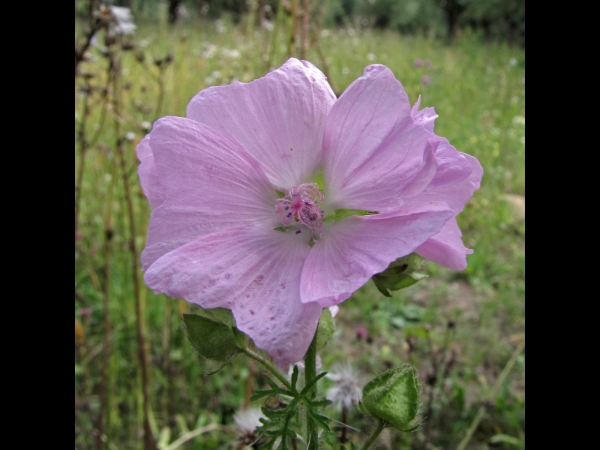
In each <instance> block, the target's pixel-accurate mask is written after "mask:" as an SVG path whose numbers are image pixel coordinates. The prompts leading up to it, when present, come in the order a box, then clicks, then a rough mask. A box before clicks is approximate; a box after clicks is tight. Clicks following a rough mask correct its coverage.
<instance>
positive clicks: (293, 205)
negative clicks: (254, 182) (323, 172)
mask: <svg viewBox="0 0 600 450" xmlns="http://www.w3.org/2000/svg"><path fill="white" fill-rule="evenodd" d="M324 198H325V197H324V196H323V193H322V192H321V191H319V187H318V186H317V185H316V184H314V183H305V184H301V185H300V186H297V187H293V188H291V189H290V190H289V191H288V192H287V193H286V195H285V197H283V198H280V199H277V203H276V205H275V212H276V213H277V216H278V217H279V219H280V220H281V222H282V223H283V224H284V225H285V226H286V227H287V226H290V225H291V224H292V222H296V223H301V224H303V225H305V226H307V227H308V228H310V230H311V237H312V238H313V240H315V241H316V240H317V236H315V234H316V235H318V237H319V238H320V237H321V236H322V235H323V216H324V215H325V213H324V212H323V211H321V208H320V207H319V204H318V202H322V201H323V199H324ZM315 231H316V233H315ZM296 234H298V233H296Z"/></svg>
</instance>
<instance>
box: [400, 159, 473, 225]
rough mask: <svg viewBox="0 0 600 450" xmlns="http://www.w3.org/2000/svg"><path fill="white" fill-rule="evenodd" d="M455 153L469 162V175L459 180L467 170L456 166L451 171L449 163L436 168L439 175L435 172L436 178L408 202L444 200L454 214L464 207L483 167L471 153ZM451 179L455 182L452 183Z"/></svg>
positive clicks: (415, 203) (471, 194)
mask: <svg viewBox="0 0 600 450" xmlns="http://www.w3.org/2000/svg"><path fill="white" fill-rule="evenodd" d="M452 149H453V147H452ZM457 153H458V155H459V157H460V158H461V159H462V158H464V160H465V161H466V162H467V163H468V164H469V166H470V173H469V175H468V176H467V177H466V178H464V179H462V180H461V178H462V176H464V173H465V172H466V171H467V170H468V169H467V170H466V169H465V168H464V167H460V168H457V170H456V171H453V168H452V167H448V166H449V165H448V166H445V168H444V170H442V171H440V170H439V169H438V172H439V173H440V174H441V176H439V177H438V174H437V173H436V178H434V180H433V181H432V183H431V184H430V185H429V186H428V187H427V189H426V190H425V191H423V192H421V193H420V194H418V195H417V196H416V197H413V198H412V199H411V200H410V202H409V204H414V205H417V204H419V203H423V202H429V201H438V202H444V203H446V204H447V205H448V206H449V207H450V208H452V209H453V210H454V212H455V216H456V215H458V214H459V213H460V212H461V211H462V210H463V209H464V207H465V203H467V201H468V200H469V199H470V198H471V197H472V196H473V192H475V191H476V190H477V189H479V186H480V184H481V177H482V175H483V168H482V167H481V164H479V161H477V159H475V158H474V157H472V156H471V155H467V154H466V153H460V152H457ZM436 157H437V153H436ZM453 172H454V173H453ZM456 180H461V181H456ZM452 181H455V182H454V183H452Z"/></svg>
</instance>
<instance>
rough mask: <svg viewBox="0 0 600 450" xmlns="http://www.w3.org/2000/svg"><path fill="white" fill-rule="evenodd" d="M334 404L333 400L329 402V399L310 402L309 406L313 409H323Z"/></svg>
mask: <svg viewBox="0 0 600 450" xmlns="http://www.w3.org/2000/svg"><path fill="white" fill-rule="evenodd" d="M332 403H333V402H332V401H331V400H327V399H323V400H317V401H313V400H308V404H309V405H310V406H311V407H312V408H323V407H325V406H328V405H331V404H332Z"/></svg>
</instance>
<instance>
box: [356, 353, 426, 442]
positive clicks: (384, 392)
mask: <svg viewBox="0 0 600 450" xmlns="http://www.w3.org/2000/svg"><path fill="white" fill-rule="evenodd" d="M361 409H362V410H363V412H365V413H366V414H368V415H370V416H372V417H374V418H376V419H380V420H384V421H385V422H388V423H389V424H390V425H392V426H393V427H394V428H397V429H399V430H406V429H407V428H409V427H410V425H411V423H412V422H413V421H414V420H415V418H416V417H417V413H418V412H419V382H418V380H417V370H416V369H415V368H414V367H413V366H411V365H410V364H405V365H403V366H402V367H401V368H399V369H390V370H387V371H385V372H383V373H381V374H379V375H377V376H376V377H375V378H373V380H371V381H370V382H369V383H367V385H366V386H365V387H364V388H363V395H362V405H361Z"/></svg>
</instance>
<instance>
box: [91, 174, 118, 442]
mask: <svg viewBox="0 0 600 450" xmlns="http://www.w3.org/2000/svg"><path fill="white" fill-rule="evenodd" d="M115 172H116V165H115V164H114V163H113V164H112V165H111V175H112V176H111V181H110V186H109V188H108V199H107V207H106V218H105V220H104V223H105V231H104V269H103V272H104V277H103V280H102V308H103V315H104V318H103V324H104V336H103V340H102V364H101V366H100V411H99V412H98V424H97V427H96V429H97V433H98V434H97V436H96V439H97V441H96V447H97V449H98V450H102V449H103V448H106V447H108V440H107V441H106V442H105V441H104V440H103V437H104V430H105V429H107V428H108V425H109V423H110V417H109V416H110V414H109V409H108V407H107V405H108V359H109V356H110V347H109V334H110V317H109V310H108V303H109V299H110V258H111V255H112V239H113V235H114V231H113V225H112V200H113V193H114V187H115V179H116V177H115V175H116V173H115ZM105 425H106V426H105ZM107 437H108V435H107Z"/></svg>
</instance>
